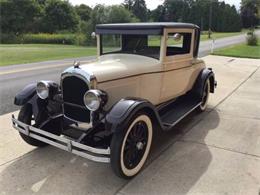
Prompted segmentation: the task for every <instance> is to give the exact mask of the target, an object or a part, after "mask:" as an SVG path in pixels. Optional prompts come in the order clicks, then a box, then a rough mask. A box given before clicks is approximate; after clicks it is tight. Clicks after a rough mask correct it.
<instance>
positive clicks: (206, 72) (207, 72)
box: [192, 68, 217, 97]
mask: <svg viewBox="0 0 260 195" xmlns="http://www.w3.org/2000/svg"><path fill="white" fill-rule="evenodd" d="M207 79H209V82H210V93H214V92H215V87H216V83H217V82H216V81H215V74H214V72H213V70H212V69H211V68H204V69H203V70H202V71H201V72H200V74H199V75H198V77H197V79H196V82H195V84H194V86H193V89H192V91H193V92H194V93H195V94H196V95H199V97H201V96H202V94H203V90H204V85H205V82H206V81H207Z"/></svg>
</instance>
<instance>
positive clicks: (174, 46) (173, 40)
mask: <svg viewBox="0 0 260 195" xmlns="http://www.w3.org/2000/svg"><path fill="white" fill-rule="evenodd" d="M191 37H192V33H169V34H168V38H167V53H166V55H167V56H174V55H182V54H189V53H190V49H191Z"/></svg>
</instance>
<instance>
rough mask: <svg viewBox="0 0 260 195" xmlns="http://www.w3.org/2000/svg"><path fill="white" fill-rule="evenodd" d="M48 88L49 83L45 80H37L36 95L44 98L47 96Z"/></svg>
mask: <svg viewBox="0 0 260 195" xmlns="http://www.w3.org/2000/svg"><path fill="white" fill-rule="evenodd" d="M49 88H50V85H49V83H48V82H47V81H40V82H38V83H37V87H36V92H37V95H38V96H39V97H40V98H41V99H43V100H44V99H46V98H47V97H49Z"/></svg>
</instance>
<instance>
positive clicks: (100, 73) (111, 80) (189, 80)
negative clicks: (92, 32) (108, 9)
mask: <svg viewBox="0 0 260 195" xmlns="http://www.w3.org/2000/svg"><path fill="white" fill-rule="evenodd" d="M183 32H188V33H192V43H191V46H190V47H191V48H190V53H188V54H182V55H175V56H166V44H167V37H168V34H169V33H183ZM194 36H195V30H194V29H169V28H165V30H164V33H163V36H162V37H161V51H160V60H156V59H154V58H150V57H146V56H141V55H133V54H107V55H100V53H99V52H98V58H97V60H96V61H94V62H91V63H88V64H83V65H81V66H80V68H81V69H82V70H84V71H86V72H88V73H90V74H92V75H94V76H95V77H96V79H97V85H96V88H97V89H101V90H104V91H105V92H106V93H107V94H108V103H107V105H106V106H105V109H109V108H110V107H111V106H112V105H113V104H115V103H116V102H118V101H119V100H120V99H122V98H126V97H138V98H143V99H147V100H148V101H150V102H151V103H152V104H154V105H159V104H161V103H163V102H166V101H169V100H171V99H174V98H176V97H178V96H181V95H184V94H185V93H187V92H188V91H190V90H191V89H192V86H193V85H194V82H195V80H196V78H197V76H198V74H199V73H200V71H201V70H202V69H204V68H205V63H204V62H203V61H202V60H199V59H197V58H194V57H193V48H194V38H195V37H194ZM99 40H100V38H99V35H97V45H98V51H100V49H99V46H100V41H99Z"/></svg>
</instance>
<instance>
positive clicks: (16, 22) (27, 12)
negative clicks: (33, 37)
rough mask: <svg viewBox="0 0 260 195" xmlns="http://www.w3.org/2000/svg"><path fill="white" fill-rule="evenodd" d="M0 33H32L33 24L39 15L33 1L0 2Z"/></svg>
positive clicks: (38, 9)
mask: <svg viewBox="0 0 260 195" xmlns="http://www.w3.org/2000/svg"><path fill="white" fill-rule="evenodd" d="M0 9H1V10H0V12H1V26H0V28H1V31H2V32H3V33H10V32H13V33H16V34H17V33H23V32H34V31H35V30H36V29H35V28H34V26H35V22H36V21H37V20H38V19H39V17H40V15H41V9H40V5H39V3H38V2H37V1H35V0H1V1H0Z"/></svg>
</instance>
